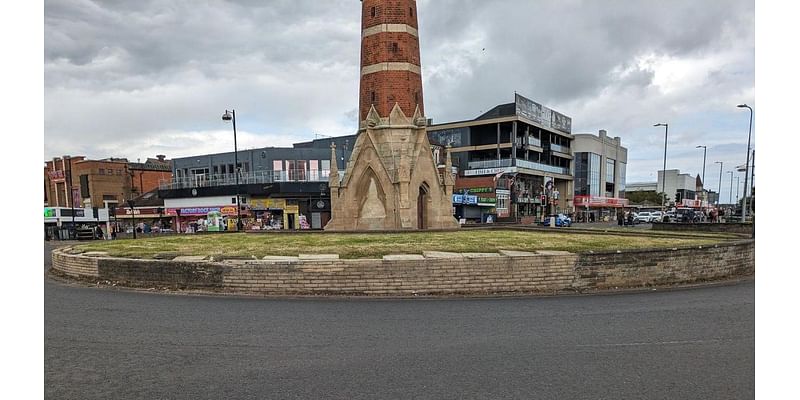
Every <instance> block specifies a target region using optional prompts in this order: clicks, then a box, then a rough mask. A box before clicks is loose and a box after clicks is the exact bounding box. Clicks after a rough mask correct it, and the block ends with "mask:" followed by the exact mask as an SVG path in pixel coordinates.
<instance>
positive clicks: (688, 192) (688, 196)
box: [625, 169, 719, 208]
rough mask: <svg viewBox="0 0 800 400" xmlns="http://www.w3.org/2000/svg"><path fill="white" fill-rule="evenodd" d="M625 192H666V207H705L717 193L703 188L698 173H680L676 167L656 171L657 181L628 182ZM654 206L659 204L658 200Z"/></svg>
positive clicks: (716, 196) (716, 197) (711, 202)
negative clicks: (693, 174) (695, 174)
mask: <svg viewBox="0 0 800 400" xmlns="http://www.w3.org/2000/svg"><path fill="white" fill-rule="evenodd" d="M625 191H626V192H627V193H636V192H648V193H652V194H656V195H657V194H659V193H662V192H663V193H666V202H665V205H666V206H668V207H693V208H705V207H707V206H708V205H709V204H713V201H714V200H716V199H718V197H719V195H718V194H717V193H715V192H711V191H707V190H705V189H704V188H703V181H702V179H701V178H700V175H697V176H694V177H693V176H692V175H690V174H682V173H681V172H680V170H678V169H668V170H666V171H664V170H661V171H658V181H657V182H637V183H631V184H628V185H627V187H626V188H625ZM653 205H654V206H659V207H660V206H661V203H660V201H659V202H658V204H653Z"/></svg>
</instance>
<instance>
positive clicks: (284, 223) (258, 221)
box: [248, 198, 310, 230]
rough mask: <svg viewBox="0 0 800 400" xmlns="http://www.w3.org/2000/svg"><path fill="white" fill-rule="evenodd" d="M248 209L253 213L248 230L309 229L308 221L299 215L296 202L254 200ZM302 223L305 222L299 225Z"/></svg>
mask: <svg viewBox="0 0 800 400" xmlns="http://www.w3.org/2000/svg"><path fill="white" fill-rule="evenodd" d="M250 208H251V210H252V212H253V223H252V224H251V225H250V226H249V227H248V229H251V230H271V229H310V225H307V222H308V219H307V218H306V215H304V214H301V213H300V206H299V205H298V203H297V201H296V200H292V199H272V198H265V199H257V198H254V199H252V200H251V201H250ZM301 217H302V218H301ZM302 221H305V222H303V223H302V224H301V222H302ZM303 226H308V227H306V228H303Z"/></svg>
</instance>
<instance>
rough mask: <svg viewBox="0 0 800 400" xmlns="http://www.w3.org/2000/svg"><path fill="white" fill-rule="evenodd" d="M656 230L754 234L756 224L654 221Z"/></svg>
mask: <svg viewBox="0 0 800 400" xmlns="http://www.w3.org/2000/svg"><path fill="white" fill-rule="evenodd" d="M652 229H653V230H654V231H692V232H725V233H744V234H747V235H753V232H754V231H755V225H754V224H753V223H741V222H726V223H711V222H698V223H672V222H653V227H652Z"/></svg>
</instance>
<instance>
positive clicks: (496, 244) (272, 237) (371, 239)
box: [75, 229, 727, 258]
mask: <svg viewBox="0 0 800 400" xmlns="http://www.w3.org/2000/svg"><path fill="white" fill-rule="evenodd" d="M726 239H727V238H726V237H724V236H711V235H704V236H697V237H687V236H677V235H676V236H675V237H663V236H661V237H648V236H625V235H615V234H613V233H598V234H596V235H595V234H570V233H568V232H563V233H562V232H539V231H521V230H503V229H492V230H469V231H467V230H463V231H454V232H407V233H406V232H404V233H364V234H351V233H340V234H331V233H307V234H245V233H226V234H206V235H196V236H191V235H188V236H187V235H182V236H165V237H157V238H147V239H137V240H115V241H102V242H93V243H90V244H82V245H77V246H75V248H76V249H78V250H82V251H105V252H108V253H109V255H110V256H113V257H134V258H154V257H155V256H156V255H158V254H161V253H174V254H177V255H202V256H217V257H244V258H254V257H255V258H261V257H264V256H266V255H276V256H296V255H298V254H300V253H304V254H328V253H332V254H339V255H340V257H341V258H380V257H382V256H384V255H387V254H421V253H422V252H423V251H447V252H457V253H479V252H480V253H484V252H497V251H498V250H520V251H536V250H565V251H570V252H574V253H581V252H588V251H607V250H625V249H637V248H667V247H681V246H689V245H709V244H714V243H719V242H722V241H724V240H726Z"/></svg>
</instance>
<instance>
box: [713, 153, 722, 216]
mask: <svg viewBox="0 0 800 400" xmlns="http://www.w3.org/2000/svg"><path fill="white" fill-rule="evenodd" d="M714 164H719V185H718V186H717V207H719V199H720V197H721V196H722V161H714Z"/></svg>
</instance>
